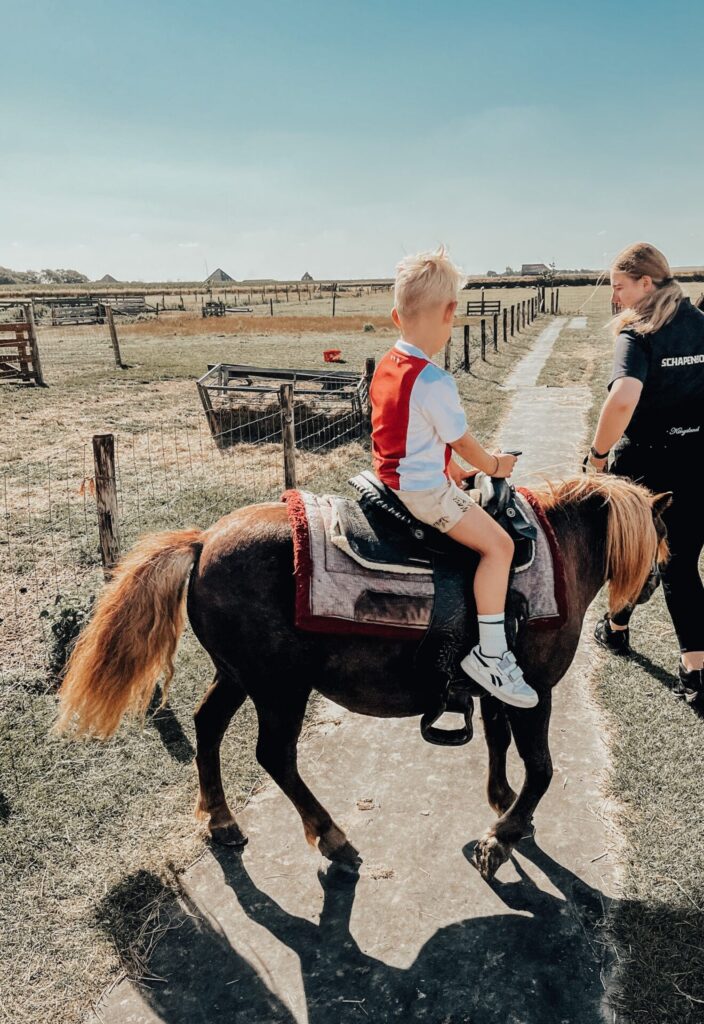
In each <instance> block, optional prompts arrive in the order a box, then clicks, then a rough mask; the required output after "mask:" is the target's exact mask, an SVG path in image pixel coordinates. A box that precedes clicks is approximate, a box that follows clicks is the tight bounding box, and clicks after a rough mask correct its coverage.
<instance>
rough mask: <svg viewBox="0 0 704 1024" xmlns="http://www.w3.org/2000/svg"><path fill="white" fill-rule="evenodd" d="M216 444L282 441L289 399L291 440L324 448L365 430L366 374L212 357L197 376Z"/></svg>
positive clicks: (326, 448)
mask: <svg viewBox="0 0 704 1024" xmlns="http://www.w3.org/2000/svg"><path fill="white" fill-rule="evenodd" d="M197 387H198V393H199V395H200V399H201V402H202V404H203V408H204V410H205V415H206V418H207V420H208V426H209V427H210V432H211V434H212V435H213V437H214V439H215V441H216V443H217V445H218V447H221V448H226V447H229V446H230V445H233V444H243V443H244V444H265V443H277V442H281V440H282V436H283V429H284V424H285V417H286V416H287V415H290V411H289V410H290V407H291V405H290V403H291V399H292V407H293V422H294V433H295V438H296V446H297V447H299V448H305V449H307V450H309V451H310V450H314V451H323V450H329V449H331V448H335V447H337V446H338V445H340V444H346V443H347V442H348V441H350V440H353V439H354V438H357V437H361V436H363V435H364V434H365V433H366V432H367V423H368V415H369V387H368V379H367V376H366V375H365V374H362V373H351V372H349V371H347V370H297V369H278V368H277V369H275V368H268V367H264V366H244V365H240V364H233V363H217V364H216V365H214V366H210V367H209V368H208V372H207V373H205V374H204V375H203V376H202V377H201V378H200V380H199V381H198V382H197Z"/></svg>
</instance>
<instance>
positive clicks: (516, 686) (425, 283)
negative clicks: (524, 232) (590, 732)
mask: <svg viewBox="0 0 704 1024" xmlns="http://www.w3.org/2000/svg"><path fill="white" fill-rule="evenodd" d="M396 271H397V273H396V287H395V292H394V309H393V310H392V313H391V316H392V319H393V321H394V323H395V324H396V326H397V327H398V329H399V331H400V333H401V337H400V339H399V340H398V341H397V342H396V344H395V345H394V347H393V348H392V349H391V351H390V352H387V353H386V355H385V356H384V357H383V359H382V360H381V362H380V363H379V366H378V368H377V370H376V373H375V374H374V378H373V380H372V385H371V395H370V397H371V406H372V453H373V458H374V471H375V473H376V475H377V476H378V478H379V479H380V480H381V481H382V482H383V483H385V484H386V486H387V487H390V488H391V489H392V490H393V491H394V493H395V494H396V495H397V497H398V498H400V500H401V501H402V502H403V504H404V505H405V506H406V508H407V509H408V510H409V512H411V514H412V515H414V516H415V517H416V518H417V519H420V520H421V522H424V523H428V524H429V525H430V526H434V527H435V529H437V530H440V531H442V532H443V533H447V534H448V535H449V536H450V537H452V539H453V540H456V541H457V543H458V544H464V545H465V546H466V547H468V548H472V549H473V550H474V551H477V552H478V553H479V555H480V560H479V565H478V566H477V572H476V576H475V578H474V595H475V599H476V604H477V613H478V617H479V644H478V645H477V646H476V647H473V648H472V650H471V651H470V652H469V654H467V655H466V657H465V658H463V659H462V663H461V664H462V669H463V670H464V671H465V672H466V673H467V675H468V676H471V678H472V679H474V680H476V682H478V683H480V684H481V685H482V686H483V687H484V688H485V689H487V690H488V691H489V693H491V694H493V695H494V696H495V697H498V698H499V700H502V701H504V702H505V703H506V704H513V705H514V706H515V707H521V708H529V707H534V706H535V705H536V704H537V702H538V695H537V693H536V692H535V690H533V689H532V687H530V686H529V685H528V684H527V683H526V681H525V679H524V678H523V673H522V672H521V669H520V668H519V666H518V664H517V663H516V659H515V657H514V656H513V653H512V652H510V651H509V650H508V645H507V643H506V634H505V628H504V608H505V604H506V591H507V588H508V576H509V570H510V568H511V559H512V557H513V541H512V540H511V538H510V537H509V535H508V534H507V533H506V532H505V531H504V530H503V529H502V528H501V527H500V526H499V525H498V523H496V522H494V520H493V519H492V518H491V516H489V515H487V513H486V512H485V511H484V510H483V509H482V508H480V507H479V505H477V503H476V502H475V501H473V500H472V498H470V496H469V494H467V492H466V491H462V490H460V488H459V487H458V486H457V483H458V482H459V481H461V480H462V479H463V478H464V477H465V475H466V473H465V472H464V471H463V470H462V468H461V467H460V465H459V464H458V463H457V462H455V461H453V459H452V453H453V451H455V452H456V453H457V454H458V455H460V456H461V457H462V458H463V459H465V460H466V461H467V462H469V463H470V464H471V465H472V466H475V467H476V468H477V469H481V470H483V471H484V472H485V473H489V474H490V475H491V476H495V477H507V476H510V475H511V473H512V471H513V467H514V465H515V462H516V458H515V456H513V455H506V454H503V455H502V454H498V455H490V454H489V453H488V452H486V451H485V450H484V448H482V446H481V445H480V444H479V442H478V441H477V440H476V439H475V438H474V437H473V436H472V434H471V433H470V432H469V430H468V429H467V420H466V418H465V414H464V411H463V409H462V406H461V404H460V398H459V395H458V393H457V386H456V384H455V382H454V380H453V378H452V377H451V376H450V374H448V373H445V372H444V371H443V370H441V369H440V368H439V367H438V366H436V365H435V363H433V362H432V358H433V356H434V355H436V354H437V353H438V352H440V351H441V350H442V348H443V347H444V345H445V343H446V341H447V339H448V337H449V335H450V333H451V330H452V321H453V317H454V315H455V309H456V308H457V292H458V290H459V288H460V287H461V286H462V284H463V283H464V279H463V276H462V274H461V272H460V271H459V270H458V268H457V267H455V266H454V264H453V263H451V262H450V260H449V258H448V256H447V254H446V252H445V248H444V246H441V247H440V248H439V249H438V250H437V252H432V253H419V254H418V255H417V256H409V257H407V258H406V259H404V260H402V261H401V263H399V265H398V267H397V268H396Z"/></svg>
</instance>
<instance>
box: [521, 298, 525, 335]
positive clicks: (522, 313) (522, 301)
mask: <svg viewBox="0 0 704 1024" xmlns="http://www.w3.org/2000/svg"><path fill="white" fill-rule="evenodd" d="M521 327H522V328H523V330H525V329H526V300H525V299H521Z"/></svg>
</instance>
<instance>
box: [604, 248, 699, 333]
mask: <svg viewBox="0 0 704 1024" xmlns="http://www.w3.org/2000/svg"><path fill="white" fill-rule="evenodd" d="M611 269H612V270H616V271H619V272H620V273H622V274H628V276H629V277H632V278H635V279H636V280H637V279H638V278H641V277H644V276H645V275H646V274H647V276H648V277H650V278H652V281H653V285H654V288H653V291H652V292H650V293H649V294H648V295H646V296H645V297H644V298H643V299H641V300H640V302H638V303H636V305H635V306H633V307H632V308H630V309H624V310H622V311H621V312H620V313H618V314H617V315H616V316H615V317H614V318H613V320H611V321H610V326H611V328H612V330H613V332H614V334H620V333H621V331H625V330H632V331H637V332H638V334H654V332H655V331H659V330H660V328H661V327H664V326H665V324H668V323H669V322H670V320H672V318H673V316H674V315H675V313H676V312H677V310H678V309H679V308H680V303H681V302H682V299H683V298H684V292H683V291H682V286H681V285H680V283H679V282H678V281H676V280H675V279H674V277H673V276H672V271H671V270H670V264H669V263H668V262H667V260H666V259H665V257H664V256H663V254H662V253H661V252H660V250H659V249H656V248H655V246H654V245H649V244H648V242H635V243H634V244H633V245H629V246H628V248H627V249H624V250H623V252H621V253H619V255H618V256H617V257H616V259H615V260H614V262H613V263H612V265H611Z"/></svg>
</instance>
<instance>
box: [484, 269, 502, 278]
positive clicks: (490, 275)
mask: <svg viewBox="0 0 704 1024" xmlns="http://www.w3.org/2000/svg"><path fill="white" fill-rule="evenodd" d="M486 276H487V277H498V276H499V275H498V274H497V272H496V271H495V270H487V272H486Z"/></svg>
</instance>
